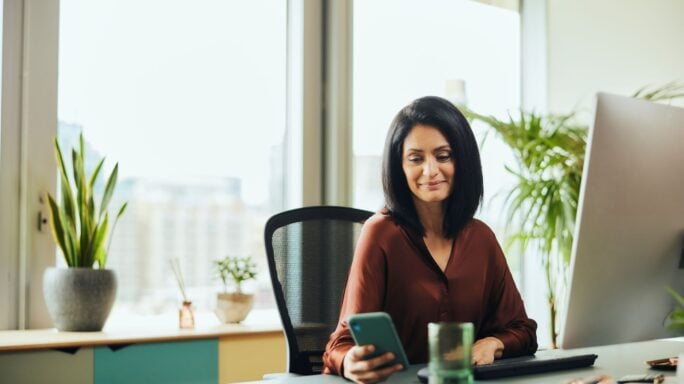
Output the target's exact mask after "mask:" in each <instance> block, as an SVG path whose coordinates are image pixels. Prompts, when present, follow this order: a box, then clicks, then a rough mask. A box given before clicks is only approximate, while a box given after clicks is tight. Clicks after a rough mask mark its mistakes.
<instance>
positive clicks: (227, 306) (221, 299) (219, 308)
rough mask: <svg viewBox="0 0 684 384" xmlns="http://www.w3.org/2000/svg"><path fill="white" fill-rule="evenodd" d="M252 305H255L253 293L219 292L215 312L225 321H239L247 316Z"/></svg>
mask: <svg viewBox="0 0 684 384" xmlns="http://www.w3.org/2000/svg"><path fill="white" fill-rule="evenodd" d="M252 305H254V295H253V294H247V293H218V294H216V309H215V310H214V313H216V316H218V318H219V320H221V322H223V323H239V322H241V321H242V320H244V319H245V317H247V314H249V311H250V310H251V309H252Z"/></svg>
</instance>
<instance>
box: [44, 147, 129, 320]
mask: <svg viewBox="0 0 684 384" xmlns="http://www.w3.org/2000/svg"><path fill="white" fill-rule="evenodd" d="M54 147H55V158H56V160H57V166H58V168H59V177H60V191H59V192H60V193H59V197H58V198H55V197H54V196H52V195H51V194H49V193H48V194H47V195H48V201H49V204H50V213H51V220H50V227H51V228H52V234H53V237H54V240H55V242H56V243H57V246H58V247H59V249H60V250H61V252H62V254H63V255H64V260H65V261H66V264H67V267H68V268H57V267H50V268H47V269H46V270H45V273H44V275H43V295H44V298H45V303H46V304H47V308H48V312H49V313H50V317H51V318H52V321H53V323H54V325H55V327H56V328H57V329H58V330H60V331H100V330H102V327H103V326H104V323H105V321H106V320H107V317H108V316H109V312H110V311H111V309H112V306H113V304H114V298H115V297H116V288H117V280H116V275H115V274H114V271H112V270H109V269H105V266H106V263H107V253H108V250H109V243H110V241H108V238H110V237H111V235H112V232H113V231H114V228H115V227H116V223H117V222H118V220H119V218H120V217H121V215H122V214H123V213H124V211H125V210H126V203H124V204H123V205H122V206H121V207H120V208H119V210H118V213H117V214H116V216H115V217H114V220H112V219H110V215H109V212H108V210H107V207H108V205H109V202H110V200H111V198H112V195H113V193H114V189H115V187H116V181H117V177H118V170H119V166H118V164H116V165H115V166H114V169H113V170H112V172H111V174H110V175H109V177H108V178H107V181H106V184H105V189H104V192H103V193H102V196H101V197H100V198H99V199H96V198H95V196H94V191H93V186H94V185H95V183H96V181H97V180H98V176H99V175H100V172H101V170H102V166H103V164H104V158H103V159H102V160H100V162H99V163H98V164H97V165H96V167H95V169H94V170H93V172H92V173H91V174H90V175H86V174H85V144H84V140H83V134H81V135H80V137H79V144H78V149H76V148H73V149H72V150H71V161H72V163H71V170H70V171H71V172H69V170H67V166H66V164H65V161H64V155H63V153H62V149H61V148H60V145H59V142H58V140H57V139H56V138H55V144H54ZM70 175H71V177H70ZM109 240H111V239H109Z"/></svg>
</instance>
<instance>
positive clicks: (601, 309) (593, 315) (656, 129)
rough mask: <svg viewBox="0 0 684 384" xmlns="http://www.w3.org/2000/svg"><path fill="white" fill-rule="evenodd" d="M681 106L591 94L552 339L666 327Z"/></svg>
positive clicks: (672, 278) (639, 335)
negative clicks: (563, 299)
mask: <svg viewBox="0 0 684 384" xmlns="http://www.w3.org/2000/svg"><path fill="white" fill-rule="evenodd" d="M683 247H684V109H682V108H678V107H673V106H668V105H663V104H657V103H652V102H648V101H644V100H639V99H633V98H628V97H622V96H615V95H609V94H603V93H599V94H598V100H597V106H596V117H595V122H594V125H593V127H592V128H591V129H590V131H589V137H588V140H587V153H586V159H585V164H584V173H583V179H582V186H581V189H580V198H579V206H578V210H577V226H576V228H575V237H574V244H573V252H572V260H571V276H570V280H569V283H570V287H569V290H568V292H569V297H568V301H567V308H566V311H565V321H563V322H562V330H561V345H562V347H563V348H577V347H586V346H595V345H606V344H617V343H626V342H633V341H640V340H650V339H655V338H661V337H668V336H673V334H672V333H671V332H670V331H668V330H667V329H666V328H665V319H666V318H667V316H668V314H669V313H670V311H671V310H672V309H673V308H674V303H675V301H674V300H673V299H672V297H671V296H670V295H669V294H668V292H667V291H666V287H672V288H673V289H675V290H677V291H678V292H680V293H684V265H683V264H684V260H682V258H684V248H683Z"/></svg>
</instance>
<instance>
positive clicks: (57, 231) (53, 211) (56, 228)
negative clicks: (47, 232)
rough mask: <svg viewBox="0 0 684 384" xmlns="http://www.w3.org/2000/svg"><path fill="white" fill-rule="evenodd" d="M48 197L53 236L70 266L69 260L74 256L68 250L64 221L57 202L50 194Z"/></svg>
mask: <svg viewBox="0 0 684 384" xmlns="http://www.w3.org/2000/svg"><path fill="white" fill-rule="evenodd" d="M47 196H48V202H49V205H50V218H51V220H50V228H52V236H53V237H54V238H55V240H56V242H57V245H58V246H59V248H60V249H61V250H62V253H63V254H64V258H65V259H66V260H67V264H69V260H70V259H71V256H72V255H71V254H70V253H69V251H68V250H67V246H66V239H65V233H64V228H63V227H62V219H61V217H60V216H61V212H60V209H59V206H58V205H57V202H55V199H54V198H53V197H52V196H51V195H50V194H49V193H48V194H47Z"/></svg>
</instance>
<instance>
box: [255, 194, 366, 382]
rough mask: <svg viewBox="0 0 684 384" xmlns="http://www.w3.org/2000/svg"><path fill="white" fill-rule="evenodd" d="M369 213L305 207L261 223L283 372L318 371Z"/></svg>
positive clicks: (321, 367) (319, 370)
mask: <svg viewBox="0 0 684 384" xmlns="http://www.w3.org/2000/svg"><path fill="white" fill-rule="evenodd" d="M372 214H373V213H372V212H368V211H363V210H360V209H354V208H345V207H332V206H320V207H306V208H299V209H294V210H291V211H286V212H282V213H279V214H277V215H275V216H273V217H271V218H270V219H269V220H268V222H266V229H265V242H266V254H267V257H268V268H269V272H270V274H271V282H272V283H273V291H274V294H275V299H276V303H277V304H278V311H279V312H280V318H281V319H282V322H283V329H284V331H285V337H286V338H287V346H288V356H287V360H288V363H287V366H288V373H292V374H299V375H311V374H318V373H321V371H322V369H323V362H322V355H323V351H324V349H325V345H326V343H327V342H328V338H329V336H330V334H331V333H332V332H333V331H334V330H335V327H336V326H337V321H338V318H339V314H340V304H341V301H342V293H343V291H344V285H345V283H346V281H347V274H348V273H349V267H350V265H351V261H352V258H353V256H354V247H355V245H356V239H357V238H358V235H359V233H360V230H361V226H362V225H363V222H364V221H366V219H368V218H369V217H370V216H371V215H372Z"/></svg>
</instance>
